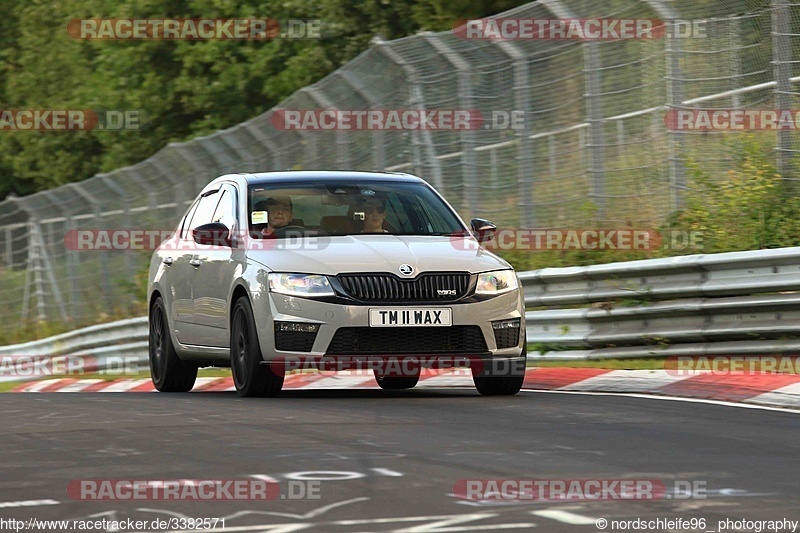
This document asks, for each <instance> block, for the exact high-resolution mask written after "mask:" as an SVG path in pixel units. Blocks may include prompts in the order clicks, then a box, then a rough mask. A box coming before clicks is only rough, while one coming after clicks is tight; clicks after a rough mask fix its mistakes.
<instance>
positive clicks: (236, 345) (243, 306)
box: [231, 296, 283, 398]
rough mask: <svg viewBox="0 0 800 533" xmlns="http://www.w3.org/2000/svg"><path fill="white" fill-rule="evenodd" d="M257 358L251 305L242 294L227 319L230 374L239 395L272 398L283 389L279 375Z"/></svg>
mask: <svg viewBox="0 0 800 533" xmlns="http://www.w3.org/2000/svg"><path fill="white" fill-rule="evenodd" d="M261 361H262V358H261V347H260V346H259V344H258V335H257V333H256V322H255V319H254V318H253V308H252V306H251V305H250V300H248V299H247V298H246V297H244V296H243V297H241V298H239V299H238V300H237V301H236V304H235V305H234V306H233V314H232V318H231V373H232V374H233V384H234V385H235V386H236V392H238V393H239V396H241V397H243V398H246V397H272V396H277V394H278V393H279V392H280V391H281V388H283V376H278V375H276V374H275V373H274V372H273V371H272V367H271V366H269V365H262V364H261Z"/></svg>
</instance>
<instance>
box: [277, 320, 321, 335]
mask: <svg viewBox="0 0 800 533" xmlns="http://www.w3.org/2000/svg"><path fill="white" fill-rule="evenodd" d="M275 329H277V330H278V331H297V332H300V333H316V332H317V330H318V329H319V324H309V323H308V322H275Z"/></svg>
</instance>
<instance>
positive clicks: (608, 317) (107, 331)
mask: <svg viewBox="0 0 800 533" xmlns="http://www.w3.org/2000/svg"><path fill="white" fill-rule="evenodd" d="M520 279H521V280H522V286H523V289H524V292H525V304H526V307H528V308H529V309H530V308H533V309H531V310H529V311H527V312H526V313H525V319H526V322H527V331H526V336H527V340H528V343H529V344H531V345H532V347H533V348H534V350H530V349H529V351H528V357H529V359H532V360H539V359H546V360H567V359H615V358H616V359H618V358H631V357H663V356H670V355H706V354H708V355H722V354H726V355H727V354H730V355H756V354H765V353H786V352H800V292H796V291H800V247H796V248H780V249H775V250H758V251H749V252H730V253H722V254H713V255H688V256H681V257H669V258H664V259H648V260H644V261H630V262H624V263H611V264H606V265H593V266H586V267H568V268H545V269H542V270H535V271H530V272H521V273H520ZM536 349H539V350H541V352H537V351H535V350H536ZM25 356H27V357H30V356H38V357H44V356H50V357H67V356H69V357H91V358H93V364H94V365H96V367H97V369H98V370H106V369H108V367H109V366H110V365H118V364H119V361H120V359H123V360H125V361H126V363H129V364H133V365H138V367H140V368H146V366H147V317H140V318H132V319H128V320H121V321H118V322H112V323H109V324H100V325H96V326H91V327H88V328H83V329H79V330H76V331H72V332H69V333H64V334H62V335H56V336H54V337H50V338H47V339H42V340H38V341H33V342H28V343H24V344H17V345H13V346H5V347H0V357H4V358H8V357H10V358H14V357H25ZM11 379H14V380H19V379H20V378H19V377H16V378H11ZM9 380H10V379H9V378H8V377H6V376H0V381H9Z"/></svg>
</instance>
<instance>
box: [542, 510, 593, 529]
mask: <svg viewBox="0 0 800 533" xmlns="http://www.w3.org/2000/svg"><path fill="white" fill-rule="evenodd" d="M531 514H533V515H536V516H541V517H542V518H549V519H551V520H557V521H559V522H563V523H565V524H570V525H573V526H588V525H589V524H591V525H595V524H596V523H597V519H596V518H589V517H588V516H583V515H580V514H576V513H570V512H569V511H559V510H558V509H543V510H541V511H531Z"/></svg>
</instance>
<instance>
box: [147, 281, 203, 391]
mask: <svg viewBox="0 0 800 533" xmlns="http://www.w3.org/2000/svg"><path fill="white" fill-rule="evenodd" d="M148 352H149V359H150V377H151V378H152V380H153V385H155V387H156V390H158V391H159V392H188V391H190V390H192V387H194V382H195V380H196V379H197V365H195V364H192V363H189V362H186V361H183V360H181V358H180V357H178V354H177V353H176V352H175V345H173V344H172V337H171V336H170V333H169V327H168V325H167V310H166V306H165V305H164V300H163V299H161V297H160V296H159V297H158V298H156V300H155V302H153V306H152V307H151V308H150V334H149V336H148Z"/></svg>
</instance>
